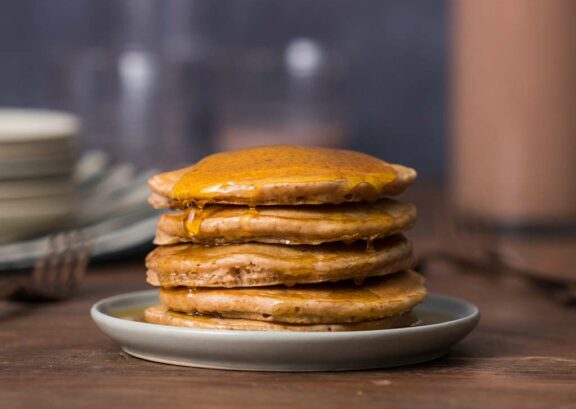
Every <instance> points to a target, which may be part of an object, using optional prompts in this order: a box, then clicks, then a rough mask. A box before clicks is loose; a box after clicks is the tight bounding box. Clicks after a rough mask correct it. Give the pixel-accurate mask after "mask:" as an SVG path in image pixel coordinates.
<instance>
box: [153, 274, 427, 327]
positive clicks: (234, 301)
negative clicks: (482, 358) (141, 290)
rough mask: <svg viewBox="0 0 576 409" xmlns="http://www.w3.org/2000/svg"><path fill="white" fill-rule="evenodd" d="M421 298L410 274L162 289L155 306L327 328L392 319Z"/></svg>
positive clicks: (420, 286)
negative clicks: (291, 283) (305, 282)
mask: <svg viewBox="0 0 576 409" xmlns="http://www.w3.org/2000/svg"><path fill="white" fill-rule="evenodd" d="M425 296H426V289H425V288H424V279H423V278H422V276H421V275H420V274H418V273H416V272H414V271H403V272H400V273H396V274H391V275H388V276H385V277H372V278H369V279H367V280H366V281H365V282H364V283H363V284H362V285H361V286H358V285H356V284H354V282H353V281H351V280H348V281H341V282H338V283H322V284H312V285H310V284H309V285H298V286H294V287H290V288H286V287H284V286H278V287H260V288H258V287H255V288H228V289H217V288H186V287H178V288H173V289H162V290H161V291H160V301H161V302H162V303H163V304H164V305H166V306H167V307H168V308H169V309H171V310H173V311H179V312H184V313H199V314H207V315H217V316H220V317H224V318H240V319H248V320H256V321H267V322H276V323H278V322H280V323H286V324H332V323H353V322H362V321H371V320H376V319H382V318H388V317H395V316H399V315H402V314H405V313H406V312H408V311H410V310H411V309H412V308H413V307H414V306H415V305H416V304H418V303H420V302H422V301H423V300H424V297H425Z"/></svg>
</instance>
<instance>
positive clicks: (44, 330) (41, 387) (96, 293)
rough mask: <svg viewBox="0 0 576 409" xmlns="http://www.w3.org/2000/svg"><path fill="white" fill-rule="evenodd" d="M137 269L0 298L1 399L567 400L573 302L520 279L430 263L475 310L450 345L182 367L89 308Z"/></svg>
mask: <svg viewBox="0 0 576 409" xmlns="http://www.w3.org/2000/svg"><path fill="white" fill-rule="evenodd" d="M424 230H425V229H424ZM422 231H423V230H420V232H419V231H418V230H417V231H416V232H415V234H416V236H422V237H416V246H417V247H420V248H423V247H426V242H425V240H426V238H425V237H424V236H423V234H422V233H421V232H422ZM144 270H145V269H144V266H143V261H142V260H140V259H136V260H133V261H130V262H123V263H114V264H104V265H100V266H97V267H95V268H92V269H91V271H90V272H89V275H88V278H87V280H86V282H85V283H84V286H83V287H82V290H81V292H80V294H79V295H78V296H77V297H76V298H74V299H73V300H71V301H69V302H65V303H61V304H49V305H42V304H38V305H32V306H21V305H17V304H9V303H0V407H1V408H7V409H18V408H36V407H39V408H40V407H41V408H48V407H57V408H63V409H64V408H78V409H82V408H106V407H124V408H141V409H147V408H154V409H158V408H169V409H177V408H190V407H193V408H200V409H202V408H207V409H208V408H209V409H218V408H226V407H235V408H238V407H240V408H250V409H256V408H307V407H310V408H346V409H349V408H385V407H390V408H414V407H418V408H420V409H424V408H463V407H466V408H500V407H501V408H523V409H531V408H562V409H570V408H576V309H574V308H569V307H564V306H561V305H560V304H556V303H554V302H552V301H550V299H548V298H545V297H544V296H543V295H542V294H541V293H540V292H538V291H536V290H535V289H533V288H531V287H530V286H529V285H528V284H525V283H524V282H522V281H519V280H517V279H505V278H497V277H490V276H485V275H480V274H465V272H462V271H458V270H456V268H454V267H451V266H448V265H436V266H434V268H433V269H432V270H431V271H430V273H429V274H428V276H427V280H428V286H429V288H430V290H431V291H432V292H440V293H444V294H447V295H453V296H458V297H461V298H464V299H466V300H469V301H471V302H473V303H475V304H477V305H478V306H479V307H480V310H481V312H482V319H481V322H480V324H479V326H478V328H477V329H476V330H475V331H474V332H473V333H472V334H471V335H470V336H469V337H468V338H466V339H465V340H464V341H463V342H461V343H460V344H458V345H457V346H455V347H454V348H453V350H452V352H451V353H450V354H449V355H448V356H446V357H445V358H443V359H440V360H437V361H435V362H431V363H427V364H421V365H416V366H411V367H404V368H397V369H388V370H371V371H358V372H344V373H308V374H294V373H259V372H231V371H218V370H208V369H194V368H181V367H176V366H169V365H163V364H157V363H152V362H147V361H142V360H139V359H136V358H132V357H130V356H127V355H126V354H124V353H123V352H121V351H120V348H119V346H118V344H116V343H115V342H114V341H112V340H111V339H109V338H107V337H106V336H105V335H104V334H102V333H101V332H100V331H99V330H98V329H97V328H96V326H95V324H94V323H93V322H92V321H91V319H90V317H89V308H90V306H91V305H92V304H93V303H94V302H96V301H98V300H99V299H101V298H103V297H107V296H110V295H114V294H119V293H122V292H126V291H135V290H141V289H146V288H148V286H147V285H146V284H145V282H144Z"/></svg>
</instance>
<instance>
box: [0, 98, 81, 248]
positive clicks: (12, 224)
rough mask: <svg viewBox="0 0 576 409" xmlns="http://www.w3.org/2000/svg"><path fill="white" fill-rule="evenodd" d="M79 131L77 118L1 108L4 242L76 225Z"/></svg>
mask: <svg viewBox="0 0 576 409" xmlns="http://www.w3.org/2000/svg"><path fill="white" fill-rule="evenodd" d="M79 132H80V123H79V121H78V119H77V117H76V116H74V115H72V114H68V113H64V112H56V111H48V110H34V109H12V108H0V243H6V242H10V241H14V240H19V239H25V238H29V237H34V236H38V235H41V234H45V233H49V232H50V231H53V230H58V229H62V228H66V226H67V225H68V223H70V222H71V220H72V219H73V216H74V210H75V204H74V178H73V172H74V164H75V159H76V149H75V148H76V139H77V136H78V133H79Z"/></svg>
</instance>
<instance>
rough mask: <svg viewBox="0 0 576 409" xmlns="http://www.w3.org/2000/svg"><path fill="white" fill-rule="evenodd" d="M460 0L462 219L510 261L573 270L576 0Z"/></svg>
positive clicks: (547, 270)
mask: <svg viewBox="0 0 576 409" xmlns="http://www.w3.org/2000/svg"><path fill="white" fill-rule="evenodd" d="M453 6H454V17H455V27H454V28H455V29H454V61H453V75H454V77H453V78H454V79H453V81H454V95H453V97H454V98H453V102H454V106H453V109H454V111H453V115H454V116H453V125H454V127H453V139H452V158H453V160H452V195H453V198H452V204H453V206H454V212H455V214H456V215H457V217H458V222H459V223H462V224H464V225H466V227H465V228H464V229H463V230H465V233H467V234H470V233H478V231H480V230H484V233H483V235H484V236H483V237H482V238H481V239H480V241H481V242H482V243H483V244H481V246H484V250H485V251H486V252H492V253H494V252H495V253H497V254H498V255H499V256H500V257H502V259H503V260H504V261H505V262H506V263H509V264H511V265H513V266H517V267H519V268H522V269H526V270H530V271H538V272H539V273H541V274H546V275H554V276H563V277H570V276H571V277H574V275H573V272H572V271H568V270H566V269H561V268H558V266H564V267H566V266H567V265H573V264H572V263H567V262H566V261H567V259H568V260H573V261H574V262H576V183H575V182H574V178H575V177H576V75H575V73H576V24H575V23H574V16H575V15H576V2H574V1H572V0H549V1H541V0H508V1H505V2H503V1H500V0H484V1H454V2H453ZM470 226H472V227H470ZM461 230H462V229H461ZM486 232H487V233H488V236H487V237H488V240H486ZM486 246H487V247H486Z"/></svg>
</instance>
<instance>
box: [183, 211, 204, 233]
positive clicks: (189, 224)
mask: <svg viewBox="0 0 576 409" xmlns="http://www.w3.org/2000/svg"><path fill="white" fill-rule="evenodd" d="M206 213H207V212H206V211H205V208H204V206H203V205H201V206H197V205H190V206H188V207H187V208H186V210H184V220H183V221H184V231H185V232H186V236H187V237H189V238H194V237H196V236H198V235H199V234H200V228H201V227H202V221H204V219H205V218H206Z"/></svg>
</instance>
